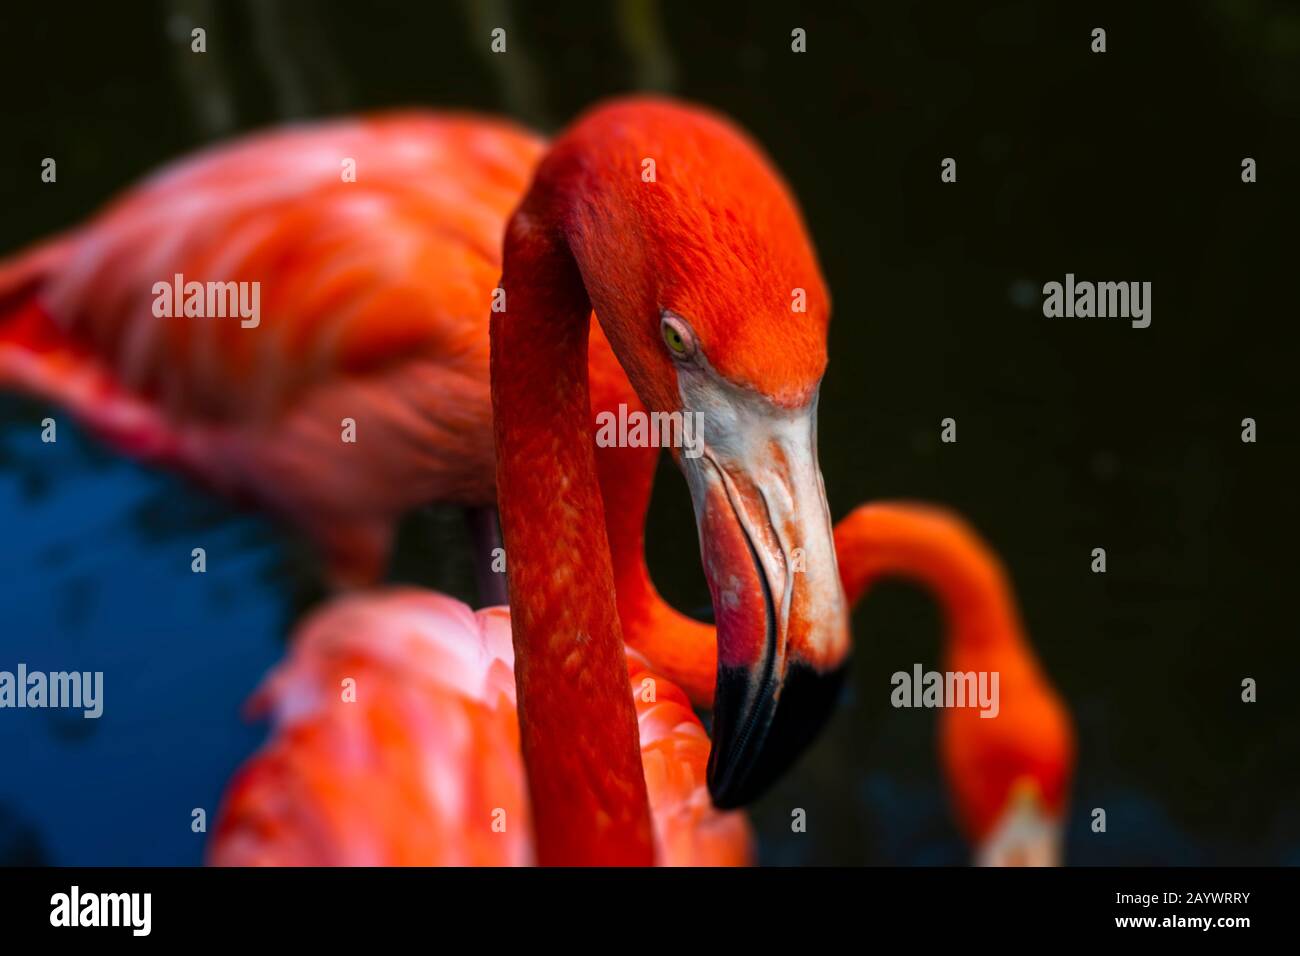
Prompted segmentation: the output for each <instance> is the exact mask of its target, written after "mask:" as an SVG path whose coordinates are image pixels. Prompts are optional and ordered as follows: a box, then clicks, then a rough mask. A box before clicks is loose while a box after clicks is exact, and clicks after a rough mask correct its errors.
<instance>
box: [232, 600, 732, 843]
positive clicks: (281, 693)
mask: <svg viewBox="0 0 1300 956" xmlns="http://www.w3.org/2000/svg"><path fill="white" fill-rule="evenodd" d="M627 677H628V680H629V681H630V686H629V683H628V682H624V684H623V688H622V689H623V691H624V692H626V693H627V694H628V695H629V696H630V697H631V699H632V700H634V701H635V705H636V717H637V722H636V728H635V730H634V731H633V733H634V734H639V743H638V744H637V746H638V747H639V749H640V754H641V766H642V768H643V770H644V774H645V786H646V793H647V796H648V800H649V805H650V813H651V820H652V821H653V830H654V858H655V860H656V861H657V862H659V863H660V864H664V865H672V866H736V865H742V864H745V863H748V862H749V861H750V858H751V856H752V838H751V834H750V830H749V826H748V824H747V822H746V821H745V817H744V815H743V814H742V813H740V812H738V811H730V812H723V811H718V810H715V809H714V808H713V806H712V804H711V803H710V801H709V795H708V791H707V789H706V788H705V784H704V777H705V767H706V763H707V760H708V752H709V739H708V736H707V735H706V734H705V732H704V728H703V727H702V726H701V725H700V722H699V720H698V718H696V716H695V714H694V712H693V711H692V710H691V708H690V703H689V701H688V700H687V699H686V697H685V695H684V694H683V693H682V692H681V691H680V690H678V689H677V688H676V687H674V686H673V685H672V684H671V683H670V682H668V681H666V680H664V679H663V678H660V677H656V676H655V675H653V674H652V673H651V672H650V671H648V670H647V669H646V668H645V665H644V664H643V663H641V662H640V661H639V660H638V659H636V658H635V657H633V658H631V659H630V660H629V670H628V675H627ZM515 699H516V691H515V680H514V650H513V648H512V647H511V638H510V614H509V611H508V610H507V609H506V608H502V607H498V608H489V609H486V610H482V611H478V612H477V613H476V612H473V611H471V610H470V609H469V608H468V607H466V606H465V605H464V604H461V603H460V602H458V601H455V600H453V599H451V598H448V597H444V596H442V595H439V594H435V593H432V592H427V591H418V590H414V589H393V590H387V591H382V592H376V593H368V594H364V595H352V596H346V597H342V598H339V599H336V600H335V601H334V602H333V603H332V604H330V605H328V606H326V607H325V608H323V609H320V610H317V611H316V612H314V613H313V614H312V615H311V617H310V618H309V619H308V620H307V621H306V622H305V623H304V624H303V625H302V627H301V628H300V631H299V634H298V636H296V637H295V639H294V640H293V642H292V643H291V645H290V651H289V656H288V659H287V660H286V661H284V662H283V663H281V664H280V665H279V666H278V667H277V668H276V670H275V672H274V673H273V674H272V675H271V676H270V677H269V678H268V679H267V680H266V682H265V683H264V684H263V686H262V688H261V689H260V690H259V691H258V694H257V695H256V697H255V698H254V701H253V706H254V709H255V711H256V712H259V713H267V712H269V713H270V714H271V715H272V717H273V720H274V724H275V726H274V730H273V734H272V737H271V740H270V741H269V742H268V743H267V744H266V745H265V746H264V747H263V748H262V750H261V751H260V752H259V753H257V754H256V755H254V756H253V757H252V758H251V759H250V760H249V761H248V763H247V764H245V766H244V767H243V768H241V769H240V771H239V772H238V774H237V775H236V777H235V778H234V780H233V781H232V782H231V784H230V786H229V788H228V790H227V792H226V795H225V798H224V800H223V804H222V809H221V811H220V814H219V816H218V820H217V824H216V827H215V828H214V831H213V835H212V841H211V843H210V845H209V848H208V860H209V862H211V863H214V864H217V865H233V866H248V865H270V866H314V865H319V866H345V865H361V866H404V865H411V866H443V865H449V866H518V865H526V864H530V863H533V862H535V861H536V854H535V850H534V845H535V840H534V824H533V822H532V818H531V815H530V813H529V802H528V791H527V786H526V783H527V781H526V774H527V771H526V769H525V766H524V762H523V760H522V758H521V755H520V750H519V719H518V716H517V714H516V707H515ZM578 735H580V731H576V730H575V731H574V733H573V734H572V736H578ZM561 743H562V744H563V743H564V742H561ZM567 743H568V745H569V746H581V742H580V741H569V742H567ZM530 766H535V772H536V773H540V774H544V773H547V772H551V771H552V768H551V767H550V766H549V765H545V764H543V765H530Z"/></svg>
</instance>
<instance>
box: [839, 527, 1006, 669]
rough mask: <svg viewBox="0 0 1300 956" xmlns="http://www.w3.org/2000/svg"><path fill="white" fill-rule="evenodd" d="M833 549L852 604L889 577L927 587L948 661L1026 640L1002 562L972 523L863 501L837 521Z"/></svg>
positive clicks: (1003, 647)
mask: <svg viewBox="0 0 1300 956" xmlns="http://www.w3.org/2000/svg"><path fill="white" fill-rule="evenodd" d="M835 552H836V555H837V557H838V559H839V565H840V577H841V579H842V581H843V584H844V593H845V595H846V597H847V598H848V600H849V603H850V605H856V604H857V602H858V601H859V600H860V599H861V598H863V597H864V596H865V595H866V594H867V592H868V591H869V590H870V589H871V588H872V586H874V585H875V583H876V582H877V581H879V580H880V579H882V578H886V577H897V578H902V579H904V580H909V581H912V582H915V583H916V584H919V585H920V586H922V587H924V588H925V589H926V590H928V591H930V592H931V593H932V594H933V595H934V596H935V598H936V600H937V601H938V602H939V604H940V606H941V608H942V609H943V614H944V618H945V620H946V624H947V626H946V628H945V633H946V634H947V637H946V638H945V641H946V645H947V646H946V651H947V656H948V657H949V659H950V660H958V661H961V660H964V659H966V658H967V656H968V655H969V654H972V653H975V654H990V653H1000V652H1015V651H1016V649H1017V648H1019V647H1020V645H1021V644H1022V639H1021V637H1020V633H1021V627H1020V622H1019V615H1018V614H1017V612H1016V607H1015V602H1014V600H1013V599H1012V594H1011V588H1010V585H1009V583H1008V581H1007V576H1006V572H1005V571H1004V570H1003V568H1002V565H1001V563H1000V562H999V560H998V558H997V557H996V555H994V554H993V552H992V551H991V550H990V549H989V547H988V546H987V545H986V544H985V543H984V542H983V541H982V540H980V538H979V537H978V536H977V535H976V534H975V532H974V531H973V530H972V529H970V528H969V527H968V526H966V525H965V524H964V523H963V522H961V521H960V520H959V519H957V518H956V517H955V516H953V515H950V514H948V513H947V512H944V511H940V510H938V509H933V508H927V507H924V506H917V505H905V504H871V505H864V506H862V507H860V508H858V509H856V510H855V511H853V512H852V513H851V514H849V515H848V516H847V517H845V518H844V519H843V520H842V521H841V522H840V523H839V524H838V525H836V526H835Z"/></svg>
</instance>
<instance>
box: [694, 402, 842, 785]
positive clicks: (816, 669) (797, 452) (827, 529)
mask: <svg viewBox="0 0 1300 956" xmlns="http://www.w3.org/2000/svg"><path fill="white" fill-rule="evenodd" d="M816 405H817V402H816V399H815V398H814V399H813V400H812V401H811V402H810V403H809V404H808V405H807V406H805V407H803V408H800V409H793V410H791V409H785V408H779V407H776V406H772V405H770V404H767V403H763V402H759V401H755V400H754V399H753V398H752V397H746V398H743V399H742V398H735V399H734V400H732V401H726V402H717V403H715V404H714V405H713V407H712V408H710V409H709V410H708V411H707V412H706V413H705V415H704V418H703V423H702V425H701V429H700V431H701V433H702V438H703V440H702V442H701V443H700V444H699V446H698V447H697V448H696V449H695V451H696V454H695V455H694V456H693V457H692V456H691V455H689V454H684V455H682V456H680V458H679V461H680V462H681V464H682V468H683V470H684V471H685V472H686V476H687V481H688V482H689V484H690V488H691V499H692V501H693V502H694V506H695V518H696V523H697V525H698V527H699V532H700V551H701V555H702V557H703V563H704V571H705V574H706V575H707V577H708V580H709V590H710V592H711V593H712V596H713V609H714V615H715V618H716V621H717V629H718V630H717V633H718V683H717V690H716V693H715V696H714V709H713V749H712V751H711V753H710V755H709V769H708V774H709V793H710V794H711V795H712V797H713V802H714V804H715V805H717V806H718V807H721V808H729V807H738V806H742V805H744V804H746V803H749V802H750V801H752V800H753V799H755V798H756V797H757V796H759V795H760V794H761V793H762V792H763V791H764V790H765V789H766V788H767V787H768V785H769V784H771V783H772V782H773V781H774V780H775V779H776V778H777V777H778V776H780V775H781V773H782V772H783V771H785V770H786V769H787V768H788V767H789V766H790V765H791V764H792V763H794V761H795V760H796V759H797V758H798V757H799V755H800V754H802V753H803V751H804V750H805V749H806V748H807V746H808V745H809V744H810V743H811V742H812V740H813V739H814V737H816V735H817V733H818V731H820V730H821V727H822V725H823V724H824V723H825V722H826V719H827V717H828V716H829V715H830V713H831V711H832V710H833V709H834V706H835V702H836V700H837V698H838V696H839V689H840V685H841V684H842V683H843V677H844V672H845V670H846V664H847V656H848V647H849V627H848V614H847V610H846V603H845V600H844V592H843V589H842V587H841V585H840V574H839V568H838V567H837V565H836V561H835V546H834V540H833V537H832V531H831V520H830V511H829V509H828V508H827V505H826V490H825V487H824V486H823V484H822V477H821V471H820V469H819V468H818V465H817V429H816V417H817V412H816Z"/></svg>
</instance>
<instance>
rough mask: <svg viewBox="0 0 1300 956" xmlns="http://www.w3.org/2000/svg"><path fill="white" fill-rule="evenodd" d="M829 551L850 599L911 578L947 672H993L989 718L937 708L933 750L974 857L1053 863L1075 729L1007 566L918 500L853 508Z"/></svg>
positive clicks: (957, 523)
mask: <svg viewBox="0 0 1300 956" xmlns="http://www.w3.org/2000/svg"><path fill="white" fill-rule="evenodd" d="M835 549H836V553H837V554H838V555H839V559H840V574H841V576H842V577H843V580H844V590H845V592H846V594H847V596H848V599H849V601H850V602H851V603H856V602H858V601H859V600H861V599H862V597H864V596H865V595H866V594H867V593H868V592H869V591H870V589H871V587H872V586H873V585H874V584H875V583H876V582H877V581H879V580H880V579H882V578H885V577H901V578H904V579H909V580H912V581H915V582H917V583H918V584H920V585H921V586H922V587H925V588H926V589H927V590H929V591H930V592H931V593H933V594H934V596H935V599H936V600H937V601H938V603H939V605H940V607H941V608H942V609H943V614H944V618H945V621H946V633H945V636H944V669H945V670H947V671H952V672H958V673H967V672H971V671H974V672H976V673H979V672H992V671H996V672H997V673H998V674H999V702H1000V709H999V713H998V715H997V716H996V717H993V718H982V717H980V711H979V709H978V708H975V707H946V708H944V709H943V710H941V711H940V712H939V748H940V755H941V757H942V760H943V766H944V771H945V774H946V776H947V780H948V788H949V791H950V794H951V797H952V800H953V803H954V806H955V809H956V812H957V819H958V822H959V823H960V824H961V827H962V829H963V831H964V832H965V834H966V836H967V838H968V839H969V840H970V842H971V843H972V844H973V846H974V849H975V862H976V863H978V864H981V865H993V866H998V865H1004V866H1005V865H1020V866H1045V865H1055V864H1058V863H1060V862H1061V850H1062V843H1063V830H1064V817H1065V810H1066V802H1067V799H1068V796H1069V787H1070V777H1071V775H1072V772H1073V768H1074V731H1073V728H1072V727H1071V722H1070V717H1069V712H1068V711H1067V710H1066V707H1065V703H1064V702H1063V701H1062V700H1061V698H1060V696H1059V695H1058V694H1057V693H1056V691H1055V689H1054V688H1053V687H1052V685H1051V683H1050V682H1049V681H1048V679H1047V677H1046V675H1045V674H1044V673H1043V670H1042V667H1041V666H1040V665H1039V663H1038V661H1037V659H1036V657H1035V655H1034V652H1033V649H1032V647H1031V646H1030V643H1029V641H1028V640H1027V639H1026V637H1025V631H1024V625H1023V624H1022V623H1021V621H1020V614H1019V612H1018V611H1017V609H1016V602H1015V598H1014V596H1013V592H1012V588H1011V584H1010V582H1009V580H1008V578H1007V573H1006V570H1005V569H1004V568H1003V566H1002V562H1001V561H999V560H998V558H997V556H996V554H994V552H993V550H992V549H991V548H990V547H989V546H988V545H987V544H986V543H985V542H984V541H983V540H982V539H981V538H980V537H979V535H978V534H976V533H975V531H974V530H973V529H972V528H971V527H970V526H969V525H967V524H966V523H965V522H964V521H962V520H961V519H960V518H958V517H957V516H956V515H954V514H952V513H951V512H948V511H945V510H943V509H939V508H935V507H927V506H924V505H916V504H871V505H864V506H862V507H859V508H857V509H856V510H855V511H853V512H852V513H850V514H849V515H848V516H847V517H845V518H844V519H843V520H842V521H840V523H839V524H837V525H836V526H835Z"/></svg>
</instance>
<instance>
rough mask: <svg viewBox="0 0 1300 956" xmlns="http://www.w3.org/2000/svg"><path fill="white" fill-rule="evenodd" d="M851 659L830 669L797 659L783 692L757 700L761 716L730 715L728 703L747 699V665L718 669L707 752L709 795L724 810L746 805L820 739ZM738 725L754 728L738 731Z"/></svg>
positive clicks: (764, 790)
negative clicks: (711, 747) (709, 749)
mask: <svg viewBox="0 0 1300 956" xmlns="http://www.w3.org/2000/svg"><path fill="white" fill-rule="evenodd" d="M848 667H849V664H848V661H847V660H846V661H844V662H843V663H842V664H841V665H840V666H839V667H836V668H835V669H834V670H832V671H826V672H823V671H819V670H817V669H816V668H813V667H810V666H808V665H806V664H801V663H795V664H793V665H791V666H790V667H789V669H787V671H786V674H785V680H784V681H783V683H782V687H781V690H780V695H779V697H777V698H776V699H773V698H772V697H770V696H769V697H767V698H766V699H762V700H759V701H758V702H757V703H756V704H755V705H754V707H753V708H751V710H752V711H754V712H756V713H757V714H758V717H757V719H755V720H748V719H743V720H740V721H736V720H733V719H731V717H732V715H731V714H730V713H729V712H728V707H727V705H726V702H727V701H729V700H734V701H743V700H745V699H746V696H747V689H748V687H749V682H750V679H751V675H750V674H749V672H747V671H745V670H743V669H723V670H720V671H719V673H718V688H717V693H716V695H715V698H714V699H715V702H716V708H715V710H714V715H713V716H714V722H713V749H712V751H711V752H710V753H709V795H710V796H711V797H712V798H713V805H714V806H715V807H717V808H718V809H720V810H732V809H736V808H738V807H743V806H746V805H748V804H750V803H752V802H753V801H754V800H756V799H758V798H759V797H760V796H762V795H763V793H764V792H766V790H767V789H768V788H769V787H770V786H771V785H772V784H773V783H774V782H775V781H776V780H777V779H778V778H780V776H781V775H782V774H783V773H785V771H786V770H788V769H789V768H790V767H791V766H792V765H793V764H794V763H795V762H796V761H798V759H799V758H800V757H801V756H802V755H803V753H804V751H805V750H807V749H808V747H809V745H810V744H811V743H812V742H813V741H814V740H815V739H816V737H817V735H818V734H819V733H820V732H821V729H822V727H824V726H825V724H826V721H827V720H828V719H829V718H830V715H831V713H832V712H833V711H834V710H835V705H836V703H837V701H838V700H839V696H840V690H841V688H842V687H843V686H844V678H845V675H846V674H847V672H848ZM737 727H751V728H752V729H750V730H749V731H748V732H738V731H737Z"/></svg>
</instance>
